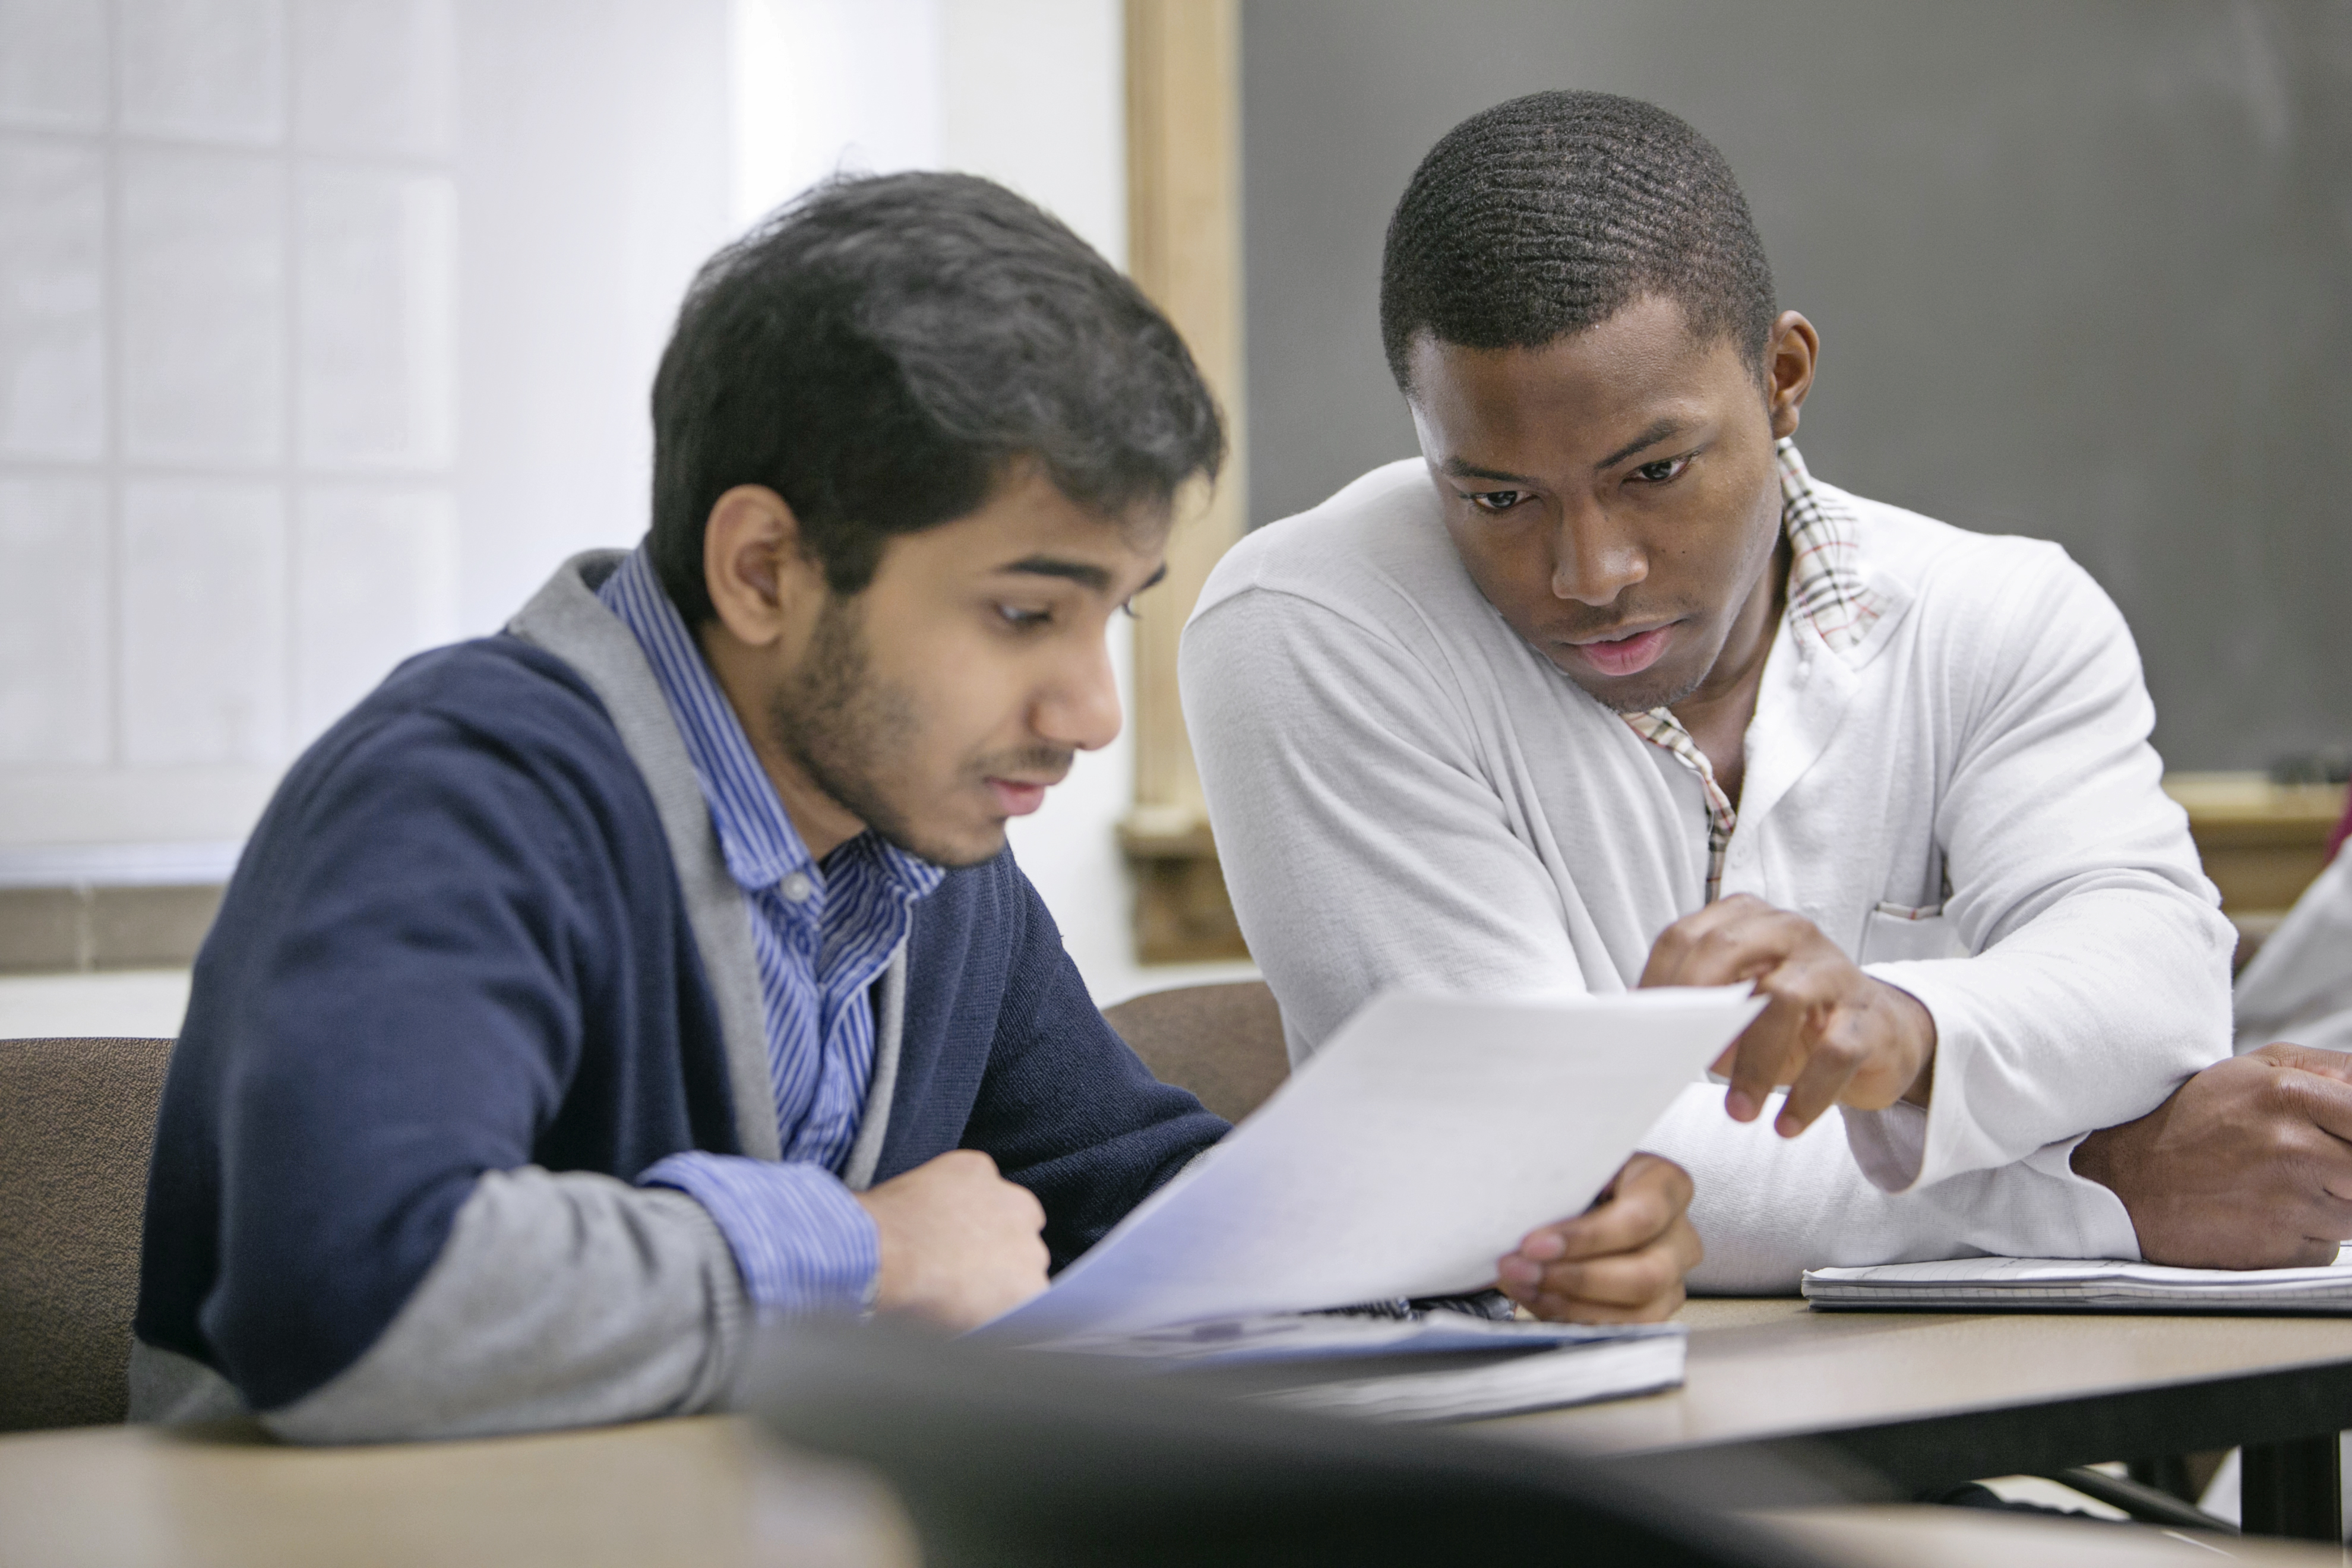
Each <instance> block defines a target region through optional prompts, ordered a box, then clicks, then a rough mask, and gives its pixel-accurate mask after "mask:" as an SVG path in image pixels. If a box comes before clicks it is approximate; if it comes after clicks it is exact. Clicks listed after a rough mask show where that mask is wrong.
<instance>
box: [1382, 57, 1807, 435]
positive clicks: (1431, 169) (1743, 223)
mask: <svg viewBox="0 0 2352 1568" xmlns="http://www.w3.org/2000/svg"><path fill="white" fill-rule="evenodd" d="M1649 294H1663V295H1665V296H1667V297H1668V298H1671V299H1673V300H1675V301H1677V302H1678V303H1679V304H1680V305H1681V306H1682V308H1683V310H1684V314H1685V321H1687V322H1688V324H1689V326H1690V329H1691V331H1692V332H1693V333H1694V334H1695V335H1696V336H1698V337H1699V338H1700V339H1701V340H1702V341H1705V342H1716V341H1720V340H1721V339H1723V338H1729V339H1731V340H1732V342H1734V343H1735V344H1736V345H1737V346H1738V349H1739V352H1740V353H1741V355H1742V356H1743V357H1744V358H1746V359H1747V360H1748V363H1749V364H1750V365H1751V366H1752V367H1753V368H1754V369H1755V370H1756V372H1757V374H1759V376H1761V375H1762V374H1763V371H1764V352H1765V345H1766V344H1767V343H1768V342H1769V341H1770V339H1771V335H1772V321H1773V318H1774V315H1775V309H1774V305H1773V298H1772V268H1771V266H1770V264H1769V263H1768V262H1767V261H1766V260H1765V258H1764V242H1763V240H1762V239H1761V238H1760V237H1759V236H1758V235H1757V232H1756V223H1755V220H1754V219H1753V218H1751V217H1750V216H1748V202H1747V199H1746V198H1745V197H1743V196H1742V195H1740V194H1739V183H1738V181H1737V180H1735V179H1734V178H1733V177H1732V174H1731V165H1730V164H1729V163H1726V162H1725V161H1724V157H1723V154H1722V153H1718V152H1717V151H1716V149H1715V147H1714V146H1713V144H1712V143H1710V142H1708V141H1707V140H1706V137H1704V136H1701V135H1700V134H1699V133H1698V132H1696V131H1694V130H1693V129H1691V127H1690V126H1689V125H1688V124H1687V123H1685V121H1682V120H1680V119H1678V118H1676V117H1675V116H1674V115H1672V114H1669V113H1667V112H1666V111H1665V110H1663V109H1660V108H1658V107H1656V106H1655V105H1654V104H1648V103H1643V102H1641V101H1639V100H1635V99H1631V98H1619V97H1617V96H1616V95H1614V94H1612V93H1605V92H1538V93H1532V94H1530V95H1528V97H1526V98H1516V99H1513V100H1510V101H1509V102H1508V103H1501V104H1497V105H1496V106H1495V107H1494V108H1492V109H1489V110H1486V111H1484V112H1483V113H1479V114H1474V115H1472V116H1471V117H1470V118H1469V119H1467V120H1465V121H1463V122H1462V123H1461V124H1459V125H1457V126H1455V127H1454V129H1453V130H1451V131H1449V132H1446V133H1445V135H1444V138H1443V139H1441V140H1440V141H1439V142H1438V143H1437V145H1436V146H1434V147H1433V148H1431V149H1430V151H1429V155H1428V156H1427V157H1425V158H1423V160H1422V161H1421V167H1420V168H1418V169H1416V170H1414V171H1413V175H1412V183H1411V184H1408V185H1407V186H1406V187H1405V193H1404V197H1403V199H1402V201H1400V202H1398V203H1397V209H1396V213H1395V215H1394V216H1392V217H1391V218H1390V220H1389V233H1388V243H1387V246H1386V247H1385V249H1384V251H1383V253H1382V256H1381V346H1382V347H1383V348H1385V349H1386V350H1387V352H1388V359H1389V370H1390V371H1391V374H1394V375H1395V377H1396V380H1397V385H1398V386H1399V387H1401V388H1402V389H1403V390H1404V392H1405V393H1406V395H1408V396H1410V395H1412V376H1411V371H1410V363H1411V362H1410V356H1411V353H1412V342H1413V339H1414V338H1415V337H1417V336H1418V335H1419V334H1420V333H1422V332H1423V331H1426V332H1428V333H1430V334H1431V335H1432V336H1433V337H1434V338H1436V339H1437V341H1439V342H1445V343H1454V344H1458V345H1459V346H1461V347H1464V348H1474V349H1515V348H1541V347H1543V346H1544V345H1545V344H1547V343H1550V342H1556V341H1558V340H1559V339H1560V338H1563V337H1566V336H1569V335H1570V334H1571V333H1574V332H1580V331H1584V330H1585V329H1586V328H1588V327H1592V326H1597V325H1599V324H1600V323H1601V322H1602V321H1607V320H1608V319H1609V318H1610V317H1611V316H1613V315H1615V314H1616V313H1617V312H1618V311H1619V310H1623V309H1624V308H1625V307H1626V306H1628V305H1630V304H1632V303H1633V301H1634V300H1638V299H1641V298H1642V297H1643V296H1645V295H1649Z"/></svg>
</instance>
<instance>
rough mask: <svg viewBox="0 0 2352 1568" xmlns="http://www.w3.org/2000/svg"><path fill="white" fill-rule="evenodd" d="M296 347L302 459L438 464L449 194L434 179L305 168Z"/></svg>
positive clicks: (445, 398)
mask: <svg viewBox="0 0 2352 1568" xmlns="http://www.w3.org/2000/svg"><path fill="white" fill-rule="evenodd" d="M299 191H300V194H299V205H298V216H297V219H296V223H297V245H296V252H297V254H298V255H299V257H300V258H301V260H300V263H299V266H300V268H301V277H300V283H299V289H298V295H297V297H298V299H299V314H298V317H297V326H296V331H295V341H296V342H298V343H299V345H300V351H299V353H300V359H299V368H298V370H297V372H296V385H297V386H298V387H299V395H298V396H299V404H298V421H299V427H300V433H301V438H300V452H301V458H302V462H303V464H304V465H305V466H306V467H309V468H370V467H391V468H411V469H414V468H440V467H443V466H445V465H446V464H447V463H448V461H449V459H450V447H451V446H452V444H453V442H454V439H455V426H456V410H455V409H454V408H453V407H452V402H453V398H452V395H451V388H452V386H453V384H454V383H455V381H456V342H455V340H456V331H457V321H456V317H457V306H456V299H455V288H456V285H455V277H456V270H457V193H456V191H455V190H454V189H453V188H452V187H451V185H450V183H449V182H448V181H447V180H446V179H445V178H443V177H441V176H438V175H432V174H390V173H382V172H377V171H373V170H352V169H333V168H317V167H309V168H306V169H305V170H304V171H303V173H302V176H301V184H300V187H299Z"/></svg>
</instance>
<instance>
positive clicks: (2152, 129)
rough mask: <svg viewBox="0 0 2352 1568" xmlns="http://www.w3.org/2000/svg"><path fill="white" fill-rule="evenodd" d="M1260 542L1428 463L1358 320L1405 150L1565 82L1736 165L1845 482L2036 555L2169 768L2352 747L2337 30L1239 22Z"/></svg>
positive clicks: (2137, 5) (2110, 10)
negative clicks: (1792, 313)
mask: <svg viewBox="0 0 2352 1568" xmlns="http://www.w3.org/2000/svg"><path fill="white" fill-rule="evenodd" d="M1243 60H1244V136H1245V148H1246V151H1245V153H1244V159H1245V170H1246V185H1247V224H1248V229H1247V234H1248V239H1247V258H1246V259H1247V267H1248V287H1249V377H1250V383H1249V397H1250V404H1249V407H1250V428H1249V436H1250V464H1251V516H1252V518H1253V520H1255V521H1261V522H1262V521H1267V520H1269V519H1272V518H1276V517H1281V516H1284V515H1286V514H1287V513H1289V512H1292V511H1296V510H1299V509H1301V508H1303V507H1306V506H1309V505H1312V504H1313V503H1314V502H1315V501H1317V500H1320V499H1321V498H1322V497H1323V496H1325V495H1327V494H1328V493H1329V492H1330V491H1331V490H1332V489H1335V488H1337V487H1338V486H1339V485H1340V484H1342V483H1344V482H1345V481H1346V480H1348V479H1350V478H1352V477H1354V476H1355V475H1356V474H1358V473H1360V472H1361V471H1362V470H1363V469H1365V468H1370V467H1371V466H1372V465H1374V464H1376V463H1380V462H1383V461H1386V460H1388V459H1390V458H1397V457H1403V456H1409V455H1411V454H1412V451H1413V449H1414V448H1413V441H1412V426H1411V424H1410V422H1409V421H1408V420H1407V418H1406V417H1405V415H1404V411H1403V408H1402V404H1401V403H1400V401H1399V399H1398V397H1397V395H1396V392H1395V389H1394V387H1393V386H1392V385H1391V383H1390V381H1389V377H1388V373H1387V370H1386V367H1385V366H1384V364H1383V363H1382V361H1381V353H1380V345H1379V341H1378V333H1377V330H1376V321H1375V305H1376V299H1377V288H1378V280H1379V251H1380V243H1381V231H1382V228H1383V226H1384V225H1385V223H1386V221H1387V216H1388V212H1389V209H1390V207H1391V205H1393V203H1394V202H1395V200H1396V197H1397V195H1398V194H1399V193H1400V192H1401V191H1402V189H1403V186H1404V182H1405V180H1406V178H1407V176H1408V175H1410V174H1411V173H1412V168H1413V165H1414V164H1415V163H1417V162H1418V161H1419V159H1420V157H1421V155H1422V153H1424V152H1425V151H1426V150H1427V149H1428V147H1429V145H1430V143H1431V142H1433V141H1434V140H1435V139H1436V138H1437V137H1438V136H1440V135H1441V134H1443V133H1444V131H1445V130H1446V129H1447V128H1448V127H1449V126H1451V125H1453V124H1454V122H1455V121H1458V120H1460V119H1462V118H1463V117H1464V116H1465V115H1467V114H1470V113H1472V112H1474V111H1475V110H1479V109H1482V108H1484V107H1486V105H1488V104H1491V103H1495V102H1497V101H1499V100H1503V99H1506V98H1510V97H1513V96H1516V95H1517V94H1519V93H1523V92H1530V91H1534V90H1537V89H1543V88H1551V87H1590V88H1604V89H1610V90H1612V91H1619V92H1625V93H1630V94H1633V95H1634V96H1636V97H1641V98H1646V99H1649V100H1654V101H1655V102H1658V103H1661V104H1664V106H1666V107H1667V108H1669V109H1672V110H1675V112H1677V113H1679V114H1681V115H1683V116H1684V117H1685V118H1686V119H1688V120H1690V121H1692V122H1693V123H1694V124H1696V125H1697V126H1698V128H1699V129H1700V130H1701V131H1702V132H1705V133H1706V135H1707V136H1709V137H1710V138H1712V139H1713V140H1714V141H1715V142H1716V143H1717V145H1718V146H1720V147H1721V148H1722V149H1723V150H1724V152H1725V153H1726V154H1727V156H1728V157H1729V158H1730V160H1731V163H1732V165H1733V167H1734V168H1735V169H1737V170H1738V174H1739V176H1740V180H1741V182H1742V184H1744V186H1745V187H1746V189H1747V192H1748V200H1749V203H1750V204H1751V205H1752V206H1753V207H1754V208H1755V211H1756V214H1757V217H1758V220H1759V222H1760V224H1761V225H1762V226H1763V230H1764V238H1765V243H1766V245H1767V247H1768V248H1769V251H1770V254H1771V258H1772V262H1773V266H1774V269H1775V272H1776V275H1777V277H1778V279H1779V282H1780V297H1781V301H1782V303H1783V304H1784V305H1786V306H1789V307H1792V308H1794V309H1798V310H1803V311H1804V312H1805V313H1806V314H1807V315H1808V316H1809V317H1811V319H1812V321H1813V322H1814V324H1815V325H1817V326H1818V327H1819V328H1820V329H1821V331H1822V342H1823V352H1822V376H1821V381H1820V383H1819V385H1818V387H1817V390H1816V391H1815V394H1814V395H1813V397H1812V400H1811V403H1810V404H1809V405H1807V407H1806V410H1805V421H1804V430H1803V436H1802V440H1803V443H1804V447H1805V454H1806V458H1807V459H1808V460H1809V461H1810V462H1811V465H1812V466H1813V468H1814V469H1815V470H1816V471H1817V472H1819V473H1820V474H1822V476H1823V477H1824V478H1826V479H1831V480H1832V481H1833V482H1835V483H1838V484H1842V485H1844V486H1846V487H1848V488H1849V489H1855V490H1858V491H1860V492H1862V493H1864V494H1866V495H1871V496H1874V497H1877V498H1879V499H1882V500H1890V501H1895V502H1898V503H1900V504H1903V505H1906V506H1911V507H1916V508H1917V509H1919V510H1923V511H1926V512H1928V513H1930V514H1931V515H1935V516H1938V517H1942V518H1944V519H1946V520H1948V521H1953V522H1957V523H1959V524H1961V525H1962V526H1965V527H1969V528H1976V529H1982V530H1988V531H2012V532H2021V533H2030V534H2034V535H2038V536H2041V537H2043V538H2052V539H2056V540H2059V541H2060V542H2063V543H2064V544H2065V546H2066V547H2067V549H2068V550H2069V551H2071V552H2073V553H2074V556H2075V558H2076V559H2077V560H2079V561H2081V562H2082V563H2084V565H2085V566H2087V567H2088V568H2089V569H2090V570H2091V571H2092V573H2093V574H2095V575H2096V576H2097V577H2098V579H2099V581H2100V582H2101V583H2102V584H2105V586H2106V588H2107V590H2108V592H2109V593H2111V594H2113V595H2115V597H2116V600H2117V601H2118V602H2119V603H2120V604H2121V605H2122V606H2123V609H2124V613H2125V614H2126V616H2128V617H2129V618H2130V620H2131V624H2132V626H2133V629H2134V631H2135V632H2136V633H2137V636H2138V637H2139V640H2140V646H2141V650H2142V653H2143V655H2144V657H2145V658H2146V660H2147V670H2148V679H2149V684H2150V686H2151V688H2152V689H2153V690H2154V692H2155V694H2156V700H2157V705H2158V713H2159V720H2158V732H2157V738H2158V744H2159V745H2160V746H2161V747H2162V748H2163V749H2164V752H2165V754H2166V759H2167V761H2168V763H2170V764H2171V765H2172V766H2174V767H2181V768H2220V767H2250V766H2252V767H2258V766H2262V765H2263V764H2265V763H2268V762H2269V761H2271V760H2272V759H2273V757H2274V756H2276V755H2278V754H2280V753H2282V752H2290V751H2299V750H2308V749H2313V748H2318V747H2325V746H2338V745H2342V744H2343V743H2345V742H2347V741H2352V4H2347V0H2277V3H2273V4H2240V5H2228V4H2221V3H2219V0H2065V3H2063V4H2053V3H2051V0H2002V3H1998V4H1991V3H1971V4H1965V5H1962V4H1947V5H1927V4H1903V5H1894V4H1888V3H1887V0H1778V3H1776V4H1773V5H1757V4H1754V3H1753V0H1640V3H1638V4H1636V3H1633V0H1622V3H1618V4H1608V3H1595V0H1582V3H1562V0H1549V3H1543V0H1449V3H1448V4H1445V5H1432V4H1426V3H1423V0H1250V3H1249V5H1247V6H1246V8H1245V12H1244V55H1243Z"/></svg>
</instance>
